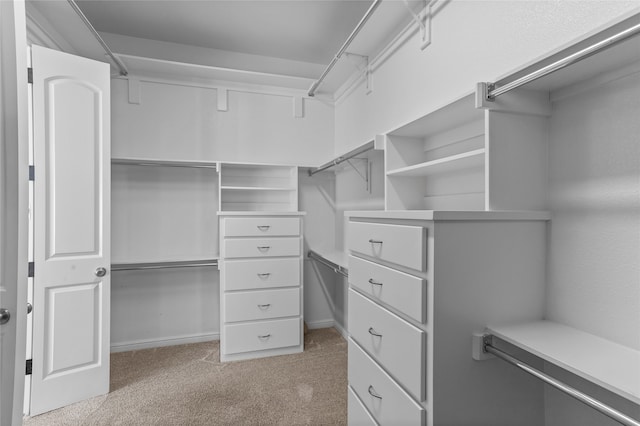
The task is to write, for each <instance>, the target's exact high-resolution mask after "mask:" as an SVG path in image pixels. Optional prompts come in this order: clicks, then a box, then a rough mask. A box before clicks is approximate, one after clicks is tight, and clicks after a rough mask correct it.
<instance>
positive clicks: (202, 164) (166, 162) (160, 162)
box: [111, 158, 217, 170]
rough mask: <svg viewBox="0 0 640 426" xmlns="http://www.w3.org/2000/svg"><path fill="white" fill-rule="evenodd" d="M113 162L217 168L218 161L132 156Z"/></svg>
mask: <svg viewBox="0 0 640 426" xmlns="http://www.w3.org/2000/svg"><path fill="white" fill-rule="evenodd" d="M111 164H121V165H128V166H151V167H186V168H192V169H214V170H216V169H217V165H216V163H207V162H197V161H170V160H145V159H132V158H112V159H111Z"/></svg>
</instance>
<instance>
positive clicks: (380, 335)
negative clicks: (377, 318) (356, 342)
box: [369, 327, 382, 337]
mask: <svg viewBox="0 0 640 426" xmlns="http://www.w3.org/2000/svg"><path fill="white" fill-rule="evenodd" d="M369 334H370V335H372V336H376V337H382V334H380V333H378V332H377V331H375V330H374V329H373V327H369Z"/></svg>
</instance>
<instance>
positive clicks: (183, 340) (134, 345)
mask: <svg viewBox="0 0 640 426" xmlns="http://www.w3.org/2000/svg"><path fill="white" fill-rule="evenodd" d="M212 340H220V333H209V334H197V335H192V336H176V337H169V338H163V339H149V340H137V341H132V342H123V343H114V344H112V345H111V352H127V351H137V350H140V349H151V348H160V347H163V346H175V345H187V344H189V343H202V342H210V341H212Z"/></svg>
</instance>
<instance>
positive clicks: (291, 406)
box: [24, 328, 347, 426]
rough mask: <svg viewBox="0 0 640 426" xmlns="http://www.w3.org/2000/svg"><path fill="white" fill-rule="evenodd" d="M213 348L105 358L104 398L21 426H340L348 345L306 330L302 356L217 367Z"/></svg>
mask: <svg viewBox="0 0 640 426" xmlns="http://www.w3.org/2000/svg"><path fill="white" fill-rule="evenodd" d="M218 351H219V342H217V341H216V342H206V343H196V344H191V345H182V346H169V347H164V348H156V349H146V350H140V351H132V352H122V353H115V354H112V355H111V391H110V393H109V394H108V395H105V396H101V397H96V398H92V399H90V400H87V401H83V402H79V403H76V404H73V405H70V406H67V407H64V408H61V409H58V410H54V411H51V412H49V413H45V414H42V415H40V416H35V417H29V418H25V422H24V425H25V426H41V425H42V426H44V425H46V426H57V425H60V426H61V425H65V426H66V425H69V426H71V425H83V426H84V425H185V426H186V425H305V424H306V425H337V424H346V423H347V344H346V342H345V340H344V339H343V338H342V336H341V335H340V334H339V333H338V332H337V331H336V330H335V329H333V328H325V329H320V330H310V331H309V333H307V335H306V336H305V350H304V352H303V353H300V354H295V355H284V356H277V357H271V358H262V359H257V360H249V361H237V362H229V363H223V364H221V363H220V361H219V355H218Z"/></svg>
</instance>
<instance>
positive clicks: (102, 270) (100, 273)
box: [96, 266, 107, 277]
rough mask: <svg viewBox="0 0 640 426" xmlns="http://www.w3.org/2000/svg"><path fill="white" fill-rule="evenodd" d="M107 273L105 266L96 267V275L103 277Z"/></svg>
mask: <svg viewBox="0 0 640 426" xmlns="http://www.w3.org/2000/svg"><path fill="white" fill-rule="evenodd" d="M105 275H107V268H103V267H102V266H101V267H99V268H96V277H104V276H105Z"/></svg>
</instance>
